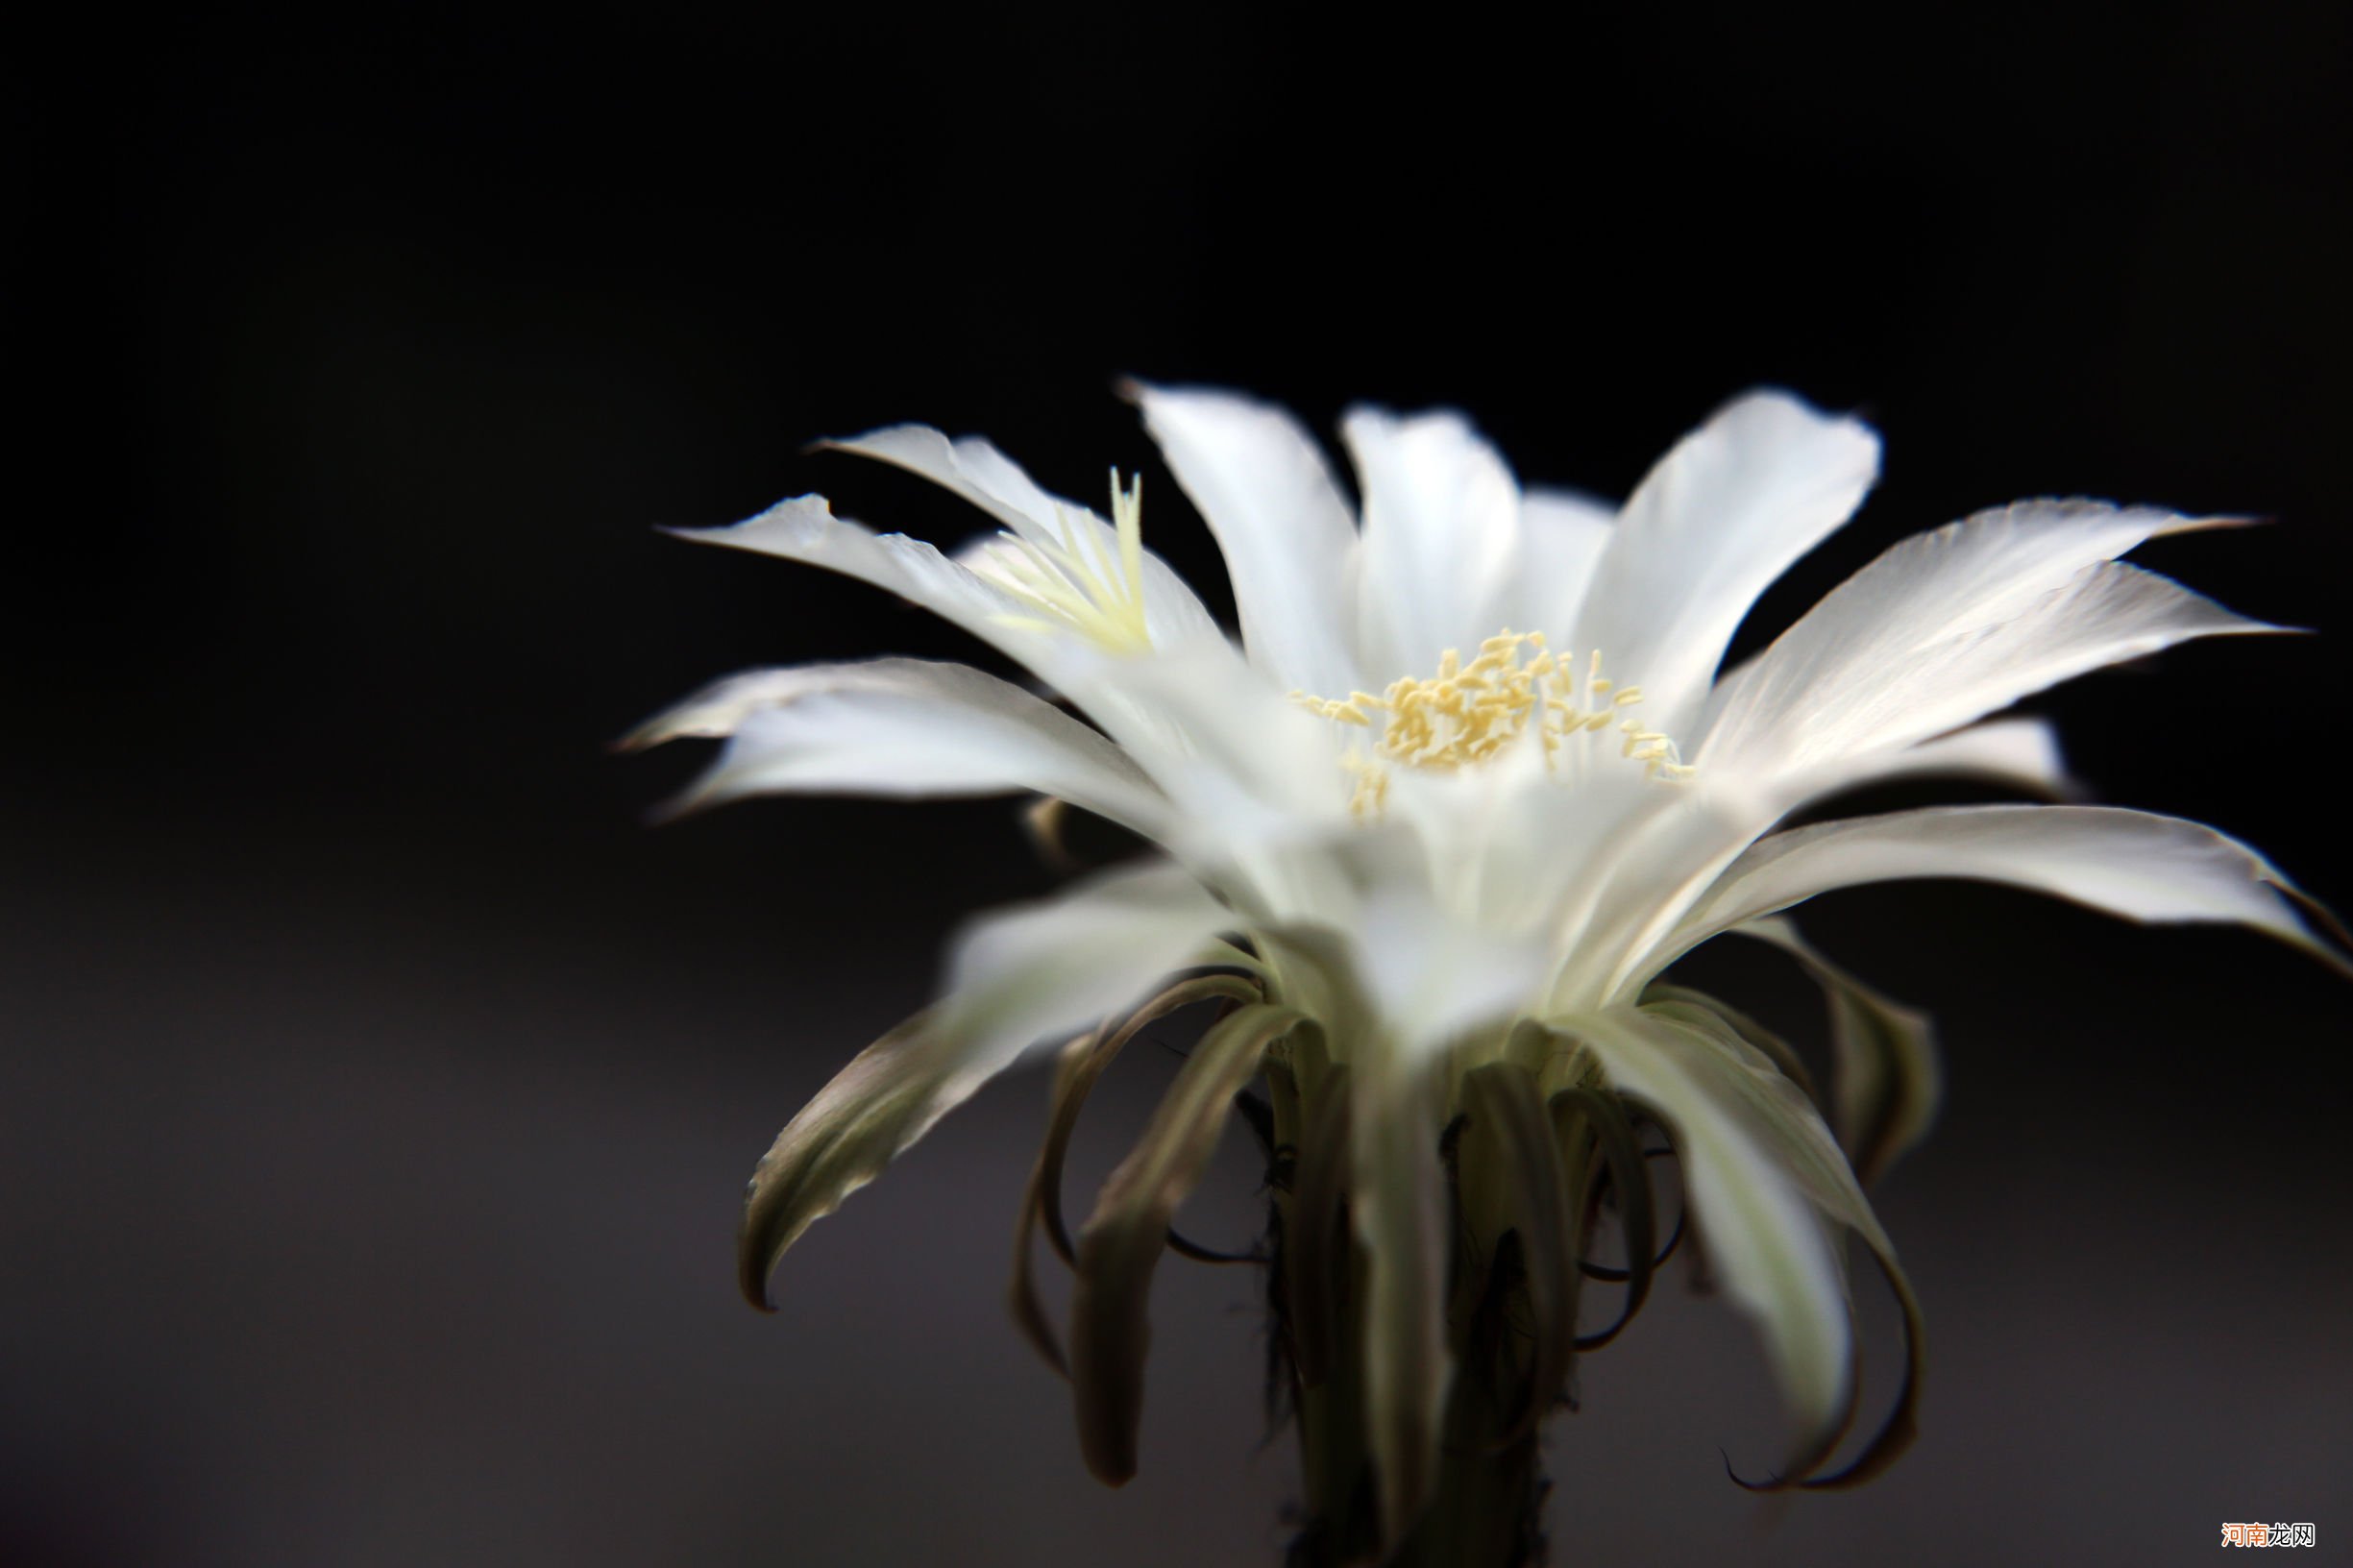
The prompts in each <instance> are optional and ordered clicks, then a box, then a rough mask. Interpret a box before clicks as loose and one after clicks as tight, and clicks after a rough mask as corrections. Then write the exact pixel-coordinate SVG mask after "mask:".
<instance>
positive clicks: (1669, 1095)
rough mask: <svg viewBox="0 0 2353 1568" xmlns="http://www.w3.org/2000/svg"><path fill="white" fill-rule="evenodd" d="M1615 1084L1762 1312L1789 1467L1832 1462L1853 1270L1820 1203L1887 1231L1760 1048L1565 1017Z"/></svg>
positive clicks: (1739, 1285)
mask: <svg viewBox="0 0 2353 1568" xmlns="http://www.w3.org/2000/svg"><path fill="white" fill-rule="evenodd" d="M1558 1023H1559V1026H1560V1027H1561V1028H1563V1029H1565V1030H1568V1031H1570V1032H1572V1033H1574V1034H1575V1035H1576V1037H1577V1038H1578V1039H1580V1040H1581V1041H1584V1042H1585V1043H1586V1044H1587V1045H1589V1046H1591V1047H1592V1049H1593V1052H1594V1054H1595V1055H1596V1056H1597V1057H1599V1058H1600V1059H1601V1062H1602V1066H1603V1068H1604V1070H1605V1071H1606V1072H1607V1073H1608V1074H1609V1078H1610V1081H1611V1083H1612V1084H1613V1085H1614V1086H1615V1087H1616V1088H1617V1089H1618V1090H1622V1091H1623V1092H1625V1093H1628V1094H1630V1095H1632V1096H1633V1097H1635V1098H1636V1099H1639V1100H1641V1101H1643V1102H1644V1103H1646V1104H1648V1105H1649V1106H1651V1107H1652V1108H1653V1109H1654V1110H1655V1111H1656V1112H1657V1113H1658V1114H1659V1115H1661V1116H1663V1117H1664V1118H1665V1119H1666V1121H1667V1123H1668V1125H1669V1126H1670V1127H1671V1128H1672V1129H1673V1131H1674V1135H1675V1147H1676V1152H1677V1157H1678V1158H1679V1161H1680V1162H1681V1164H1682V1168H1683V1180H1684V1182H1685V1184H1686V1188H1687V1191H1688V1193H1689V1201H1690V1203H1691V1205H1692V1208H1693V1211H1694V1213H1697V1215H1698V1216H1699V1219H1700V1223H1701V1225H1702V1227H1703V1229H1702V1231H1701V1235H1702V1237H1703V1239H1704V1241H1705V1243H1706V1245H1707V1250H1708V1257H1709V1259H1710V1261H1712V1262H1714V1264H1715V1266H1716V1269H1717V1271H1718V1272H1719V1274H1720V1275H1721V1276H1722V1278H1723V1281H1724V1285H1725V1288H1726V1290H1727V1291H1728V1293H1729V1295H1730V1296H1731V1298H1732V1300H1733V1302H1734V1303H1735V1304H1736V1305H1738V1306H1739V1307H1740V1308H1741V1309H1742V1310H1743V1311H1746V1312H1747V1313H1749V1315H1750V1316H1752V1318H1754V1319H1755V1320H1756V1323H1757V1325H1758V1327H1759V1328H1760V1329H1761V1330H1762V1331H1763V1333H1764V1336H1765V1345H1766V1350H1767V1353H1768V1355H1769V1357H1770V1359H1771V1360H1772V1362H1773V1368H1774V1372H1775V1374H1776V1376H1777V1379H1778V1380H1779V1382H1780V1384H1781V1388H1782V1391H1783V1393H1784V1394H1785V1395H1786V1396H1787V1397H1788V1399H1789V1401H1790V1404H1791V1405H1792V1407H1793V1408H1794V1409H1795V1410H1796V1412H1797V1415H1798V1419H1799V1423H1800V1430H1801V1435H1800V1439H1799V1442H1798V1444H1797V1450H1796V1452H1797V1455H1798V1456H1799V1460H1798V1462H1797V1463H1796V1464H1794V1465H1793V1468H1799V1469H1802V1468H1810V1467H1812V1466H1814V1465H1818V1464H1819V1463H1820V1462H1821V1459H1822V1458H1825V1457H1826V1450H1827V1448H1828V1446H1829V1445H1830V1444H1831V1443H1833V1442H1835V1441H1836V1438H1837V1434H1838V1433H1839V1432H1840V1430H1841V1429H1842V1428H1843V1426H1844V1424H1845V1417H1846V1412H1847V1410H1848V1408H1849V1405H1850V1394H1851V1387H1852V1381H1851V1357H1850V1355H1849V1347H1850V1343H1851V1337H1852V1335H1851V1324H1850V1318H1849V1310H1848V1301H1847V1283H1846V1270H1845V1268H1844V1266H1843V1265H1842V1264H1841V1262H1840V1261H1839V1256H1838V1253H1837V1250H1836V1249H1835V1248H1834V1247H1833V1245H1832V1240H1831V1236H1830V1234H1829V1232H1828V1231H1827V1230H1826V1227H1825V1225H1824V1223H1823V1217H1822V1214H1821V1213H1817V1206H1826V1205H1828V1204H1836V1205H1837V1206H1838V1207H1837V1208H1835V1209H1832V1210H1830V1212H1831V1213H1833V1214H1835V1215H1836V1217H1838V1218H1839V1219H1840V1220H1842V1221H1844V1222H1846V1223H1849V1224H1858V1223H1859V1224H1860V1225H1863V1226H1868V1227H1869V1234H1870V1235H1871V1236H1872V1237H1875V1239H1876V1240H1878V1241H1883V1240H1884V1239H1885V1237H1883V1236H1881V1235H1880V1234H1879V1232H1878V1225H1877V1222H1876V1221H1875V1220H1874V1219H1873V1218H1872V1217H1871V1211H1870V1207H1869V1205H1868V1204H1867V1203H1865V1202H1864V1201H1863V1199H1862V1195H1861V1193H1860V1191H1859V1189H1853V1177H1852V1175H1851V1173H1848V1171H1847V1167H1846V1162H1845V1161H1844V1159H1842V1158H1841V1157H1840V1155H1839V1152H1838V1148H1837V1144H1836V1142H1835V1141H1834V1140H1833V1139H1831V1137H1830V1134H1829V1131H1828V1129H1827V1128H1824V1127H1822V1125H1821V1120H1820V1118H1819V1117H1818V1116H1816V1115H1815V1114H1814V1111H1813V1107H1812V1105H1811V1104H1810V1103H1809V1102H1808V1101H1807V1100H1806V1098H1805V1096H1804V1095H1803V1093H1802V1092H1801V1091H1799V1090H1798V1089H1797V1088H1796V1086H1795V1085H1792V1084H1790V1083H1789V1081H1788V1080H1787V1079H1785V1078H1783V1077H1781V1075H1780V1074H1779V1073H1778V1072H1777V1071H1775V1070H1774V1068H1773V1066H1772V1065H1771V1064H1770V1063H1769V1062H1767V1061H1766V1060H1765V1059H1764V1058H1763V1057H1762V1056H1761V1055H1758V1054H1756V1053H1754V1052H1752V1051H1751V1052H1748V1053H1747V1054H1745V1055H1743V1054H1739V1052H1738V1051H1736V1050H1735V1049H1734V1048H1733V1047H1732V1046H1731V1045H1729V1044H1728V1040H1729V1036H1728V1032H1727V1036H1726V1037H1725V1038H1724V1039H1714V1038H1711V1037H1709V1036H1706V1035H1703V1034H1702V1033H1700V1032H1699V1031H1697V1030H1695V1029H1692V1028H1690V1027H1688V1026H1685V1025H1683V1024H1681V1023H1679V1022H1677V1021H1675V1020H1672V1019H1668V1018H1663V1017H1656V1016H1654V1015H1651V1014H1648V1013H1644V1012H1640V1011H1637V1010H1632V1009H1623V1008H1613V1009H1610V1010H1607V1011H1606V1012H1603V1013H1596V1014H1586V1015H1582V1016H1579V1017H1572V1018H1563V1019H1560V1020H1558Z"/></svg>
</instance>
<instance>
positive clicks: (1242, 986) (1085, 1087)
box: [1012, 974, 1265, 1374]
mask: <svg viewBox="0 0 2353 1568" xmlns="http://www.w3.org/2000/svg"><path fill="white" fill-rule="evenodd" d="M1264 995H1265V992H1264V988H1262V986H1260V985H1259V984H1258V983H1257V982H1256V981H1254V980H1251V979H1249V978H1247V977H1245V976H1241V975H1232V974H1205V975H1196V976H1194V977H1193V978H1191V979H1189V980H1182V981H1179V982H1178V983H1177V984H1175V985H1173V986H1170V987H1169V988H1168V989H1167V990H1165V991H1164V992H1161V993H1160V994H1159V995H1157V996H1155V997H1153V998H1152V999H1151V1000H1150V1001H1148V1002H1146V1003H1144V1004H1143V1005H1142V1006H1141V1007H1140V1008H1138V1009H1136V1011H1135V1012H1133V1013H1131V1014H1129V1015H1128V1016H1127V1017H1125V1018H1124V1019H1122V1020H1120V1021H1119V1022H1118V1023H1117V1024H1115V1025H1114V1024H1106V1025H1105V1026H1104V1027H1103V1028H1102V1029H1099V1030H1097V1031H1096V1032H1094V1033H1093V1034H1091V1035H1082V1036H1080V1037H1079V1038H1078V1039H1076V1040H1074V1041H1071V1042H1070V1043H1069V1044H1068V1045H1066V1046H1065V1047H1063V1051H1062V1054H1061V1056H1060V1057H1059V1058H1058V1059H1057V1060H1056V1062H1055V1065H1054V1087H1053V1090H1052V1094H1051V1097H1050V1098H1049V1100H1048V1102H1047V1107H1046V1132H1045V1141H1044V1142H1043V1143H1042V1144H1041V1145H1040V1146H1039V1149H1038V1162H1037V1164H1034V1165H1032V1166H1031V1167H1030V1173H1029V1189H1028V1190H1027V1191H1026V1192H1024V1193H1023V1194H1022V1195H1021V1214H1020V1219H1019V1221H1018V1222H1017V1224H1016V1225H1015V1227H1014V1241H1013V1292H1012V1307H1013V1317H1014V1322H1015V1323H1016V1324H1017V1325H1018V1326H1019V1327H1020V1330H1021V1333H1022V1335H1023V1336H1024V1337H1025V1338H1027V1339H1028V1340H1029V1342H1030V1343H1031V1344H1032V1345H1033V1346H1035V1347H1036V1348H1037V1351H1038V1354H1039V1355H1041V1356H1042V1357H1044V1358H1045V1360H1046V1363H1047V1364H1048V1365H1050V1366H1052V1367H1053V1368H1054V1369H1055V1370H1056V1371H1058V1372H1062V1373H1065V1374H1067V1372H1068V1371H1069V1366H1068V1363H1067V1362H1066V1360H1064V1357H1063V1350H1062V1341H1061V1339H1060V1337H1059V1336H1058V1335H1056V1334H1055V1332H1054V1327H1053V1324H1052V1323H1051V1322H1050V1321H1049V1320H1048V1319H1047V1317H1046V1312H1045V1304H1044V1303H1043V1302H1042V1301H1040V1300H1039V1299H1038V1283H1037V1278H1036V1276H1035V1275H1034V1274H1032V1272H1031V1271H1030V1251H1031V1242H1032V1240H1033V1238H1034V1237H1036V1235H1037V1231H1038V1224H1039V1221H1041V1220H1043V1221H1044V1222H1045V1232H1046V1238H1047V1239H1048V1240H1049V1241H1051V1242H1052V1243H1053V1246H1054V1250H1055V1251H1056V1252H1057V1253H1059V1254H1061V1255H1062V1261H1063V1262H1066V1263H1075V1262H1077V1261H1078V1254H1077V1251H1076V1249H1074V1248H1073V1247H1072V1246H1071V1244H1070V1233H1069V1230H1068V1228H1067V1227H1066V1225H1065V1224H1064V1222H1063V1213H1062V1172H1063V1163H1064V1161H1065V1159H1066V1157H1067V1156H1068V1154H1069V1149H1070V1135H1071V1134H1072V1133H1073V1132H1075V1131H1076V1130H1077V1128H1078V1117H1079V1112H1080V1111H1081V1110H1083V1109H1084V1108H1085V1106H1086V1104H1087V1096H1088V1094H1089V1093H1090V1092H1091V1090H1093V1088H1094V1086H1095V1081H1096V1080H1097V1079H1099V1078H1101V1077H1102V1076H1103V1072H1104V1069H1105V1068H1107V1067H1109V1066H1111V1065H1112V1063H1113V1062H1114V1061H1115V1060H1116V1059H1117V1058H1118V1055H1119V1053H1120V1052H1121V1051H1122V1050H1124V1049H1125V1048H1126V1047H1127V1043H1128V1041H1131V1040H1134V1039H1135V1038H1136V1036H1137V1035H1138V1034H1139V1033H1140V1032H1141V1031H1142V1030H1143V1029H1144V1028H1146V1027H1147V1026H1149V1025H1151V1024H1153V1023H1157V1022H1158V1021H1160V1020H1161V1019H1162V1018H1164V1017H1167V1016H1168V1015H1169V1014H1171V1013H1175V1012H1177V1011H1179V1010H1181V1009H1183V1008H1188V1007H1190V1006H1192V1005H1193V1004H1194V1003H1196V1002H1206V1001H1213V1000H1218V999H1223V1000H1225V1001H1228V1002H1233V1003H1243V1002H1256V1001H1260V1000H1262V999H1263V997H1264Z"/></svg>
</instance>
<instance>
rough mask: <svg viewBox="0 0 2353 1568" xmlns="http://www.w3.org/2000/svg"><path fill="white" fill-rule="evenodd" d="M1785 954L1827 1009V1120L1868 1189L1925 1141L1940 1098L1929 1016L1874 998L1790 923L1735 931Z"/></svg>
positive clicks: (1940, 1074)
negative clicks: (1832, 1064) (1830, 1065)
mask: <svg viewBox="0 0 2353 1568" xmlns="http://www.w3.org/2000/svg"><path fill="white" fill-rule="evenodd" d="M1736 929H1737V930H1738V931H1739V932H1740V933H1741V934H1742V935H1743V936H1751V937H1756V938H1758V939H1760V940H1762V941H1765V942H1769V943H1773V944H1774V945H1775V946H1777V947H1779V948H1781V949H1783V950H1784V951H1786V952H1788V953H1789V954H1790V955H1791V956H1792V957H1794V958H1796V959H1797V961H1798V962H1799V963H1800V964H1802V965H1803V966H1804V967H1805V971H1806V973H1808V974H1810V975H1812V976H1813V978H1814V981H1815V983H1816V984H1817V985H1819V986H1821V987H1822V992H1823V995H1824V997H1825V998H1826V1000H1827V1001H1828V1003H1829V1008H1830V1041H1831V1044H1832V1047H1833V1048H1834V1050H1835V1051H1836V1053H1837V1055H1836V1062H1837V1071H1836V1073H1835V1075H1834V1079H1833V1086H1832V1092H1833V1095H1834V1104H1833V1106H1832V1108H1831V1115H1832V1117H1833V1119H1834V1120H1835V1122H1836V1124H1837V1127H1838V1138H1839V1141H1840V1142H1841V1143H1842V1144H1844V1145H1845V1147H1846V1150H1847V1158H1848V1160H1849V1161H1850V1162H1851V1164H1853V1166H1854V1173H1855V1175H1856V1176H1858V1177H1859V1178H1861V1179H1862V1181H1863V1182H1864V1184H1865V1185H1869V1184H1870V1183H1873V1182H1875V1181H1877V1180H1878V1179H1879V1178H1880V1176H1882V1175H1884V1174H1885V1173H1886V1171H1887V1168H1888V1167H1889V1166H1890V1165H1892V1164H1895V1163H1896V1161H1897V1159H1898V1158H1899V1157H1900V1156H1901V1155H1903V1154H1904V1153H1905V1152H1907V1151H1908V1150H1910V1149H1911V1148H1912V1147H1913V1146H1914V1145H1915V1144H1917V1143H1918V1142H1919V1141H1920V1140H1921V1139H1923V1138H1925V1137H1926V1136H1927V1133H1928V1128H1929V1127H1930V1126H1931V1125H1932V1124H1933V1123H1934V1122H1935V1120H1936V1108H1937V1104H1938V1102H1939V1101H1940V1100H1942V1099H1943V1098H1944V1093H1945V1068H1944V1063H1943V1061H1942V1060H1941V1058H1940V1057H1939V1055H1938V1053H1937V1048H1936V1027H1935V1025H1934V1024H1933V1023H1932V1022H1931V1021H1930V1020H1929V1017H1928V1015H1927V1014H1925V1013H1923V1012H1921V1011H1919V1010H1918V1009H1917V1008H1910V1007H1906V1006H1904V1005H1903V1004H1902V1003H1901V1002H1898V1001H1894V1000H1892V999H1890V998H1889V997H1887V996H1884V995H1882V994H1880V993H1879V992H1876V991H1874V990H1873V989H1872V988H1871V987H1869V986H1867V985H1865V984H1863V982H1861V981H1860V980H1857V979H1856V978H1855V977H1854V976H1853V975H1851V974H1850V973H1848V972H1847V971H1846V970H1845V969H1842V968H1839V967H1838V966H1837V965H1835V964H1833V963H1831V962H1830V961H1829V960H1828V959H1826V958H1824V957H1823V956H1822V955H1821V954H1820V953H1818V952H1816V951H1815V950H1814V948H1813V946H1812V945H1811V944H1810V943H1807V942H1806V941H1805V940H1804V939H1803V938H1802V937H1801V936H1799V935H1798V928H1797V927H1796V926H1795V925H1793V924H1791V923H1790V922H1789V921H1788V920H1785V919H1762V920H1752V921H1750V922H1749V923H1748V924H1747V925H1744V926H1739V927H1736Z"/></svg>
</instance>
